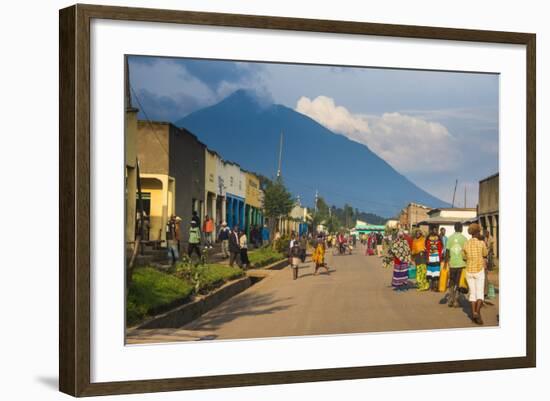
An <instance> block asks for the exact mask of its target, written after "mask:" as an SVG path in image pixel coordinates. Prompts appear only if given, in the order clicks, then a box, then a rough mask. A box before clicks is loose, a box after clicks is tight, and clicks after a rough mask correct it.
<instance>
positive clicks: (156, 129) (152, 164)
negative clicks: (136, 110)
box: [137, 121, 206, 243]
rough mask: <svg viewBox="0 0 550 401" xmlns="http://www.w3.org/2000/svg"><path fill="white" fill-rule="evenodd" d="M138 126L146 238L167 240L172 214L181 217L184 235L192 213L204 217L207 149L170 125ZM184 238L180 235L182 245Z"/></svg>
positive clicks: (185, 131)
mask: <svg viewBox="0 0 550 401" xmlns="http://www.w3.org/2000/svg"><path fill="white" fill-rule="evenodd" d="M137 125H138V140H137V144H138V158H139V160H140V175H141V180H140V182H141V189H142V194H143V198H144V200H145V202H144V203H145V204H146V209H148V215H149V218H150V229H149V233H150V234H149V239H150V240H161V241H162V240H165V239H166V224H167V222H168V220H169V218H170V216H171V215H173V214H175V215H178V216H180V217H181V218H182V222H181V225H180V231H181V232H182V233H187V231H188V230H189V224H190V221H191V216H192V212H193V211H196V212H197V213H198V214H199V216H203V215H204V199H205V149H206V146H205V145H204V144H203V143H201V142H200V141H199V140H198V139H197V137H196V136H195V135H193V134H192V133H190V132H189V131H187V130H185V129H182V128H178V127H176V126H174V125H172V124H170V123H165V122H150V121H138V124H137ZM146 212H147V210H146ZM186 237H187V236H186V235H182V240H183V243H185V242H186V240H187V238H186Z"/></svg>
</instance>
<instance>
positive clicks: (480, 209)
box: [477, 173, 499, 257]
mask: <svg viewBox="0 0 550 401" xmlns="http://www.w3.org/2000/svg"><path fill="white" fill-rule="evenodd" d="M498 211H499V174H498V173H497V174H493V175H491V176H489V177H487V178H484V179H482V180H481V181H479V203H478V206H477V214H478V220H479V224H480V225H481V227H482V228H483V231H484V232H487V231H489V233H490V234H491V236H492V237H493V252H494V255H495V256H496V257H498V254H499V245H498V242H499V241H498V238H499V226H498Z"/></svg>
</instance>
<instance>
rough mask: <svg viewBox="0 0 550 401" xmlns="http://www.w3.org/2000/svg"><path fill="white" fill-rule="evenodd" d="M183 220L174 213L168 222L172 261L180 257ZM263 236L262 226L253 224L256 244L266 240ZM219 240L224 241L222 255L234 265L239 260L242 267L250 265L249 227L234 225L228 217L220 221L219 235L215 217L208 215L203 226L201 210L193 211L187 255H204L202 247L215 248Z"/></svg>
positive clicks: (167, 236) (251, 234)
mask: <svg viewBox="0 0 550 401" xmlns="http://www.w3.org/2000/svg"><path fill="white" fill-rule="evenodd" d="M180 223H181V218H180V217H178V216H175V215H173V216H171V217H170V219H169V220H168V222H167V224H166V240H167V247H168V257H169V259H170V260H171V261H172V263H175V262H177V261H178V260H179V257H180V256H179V252H180V249H181V239H182V237H181V233H180ZM263 237H265V233H263V232H262V229H261V228H259V227H258V226H252V227H251V228H250V242H251V243H252V245H253V246H255V247H260V246H261V245H262V244H263V242H264V239H263ZM216 240H217V241H218V242H219V243H220V244H221V252H222V256H223V257H224V258H226V259H229V265H230V266H233V265H234V264H235V263H237V264H238V265H239V266H240V267H242V268H247V267H248V266H249V265H250V261H249V259H248V247H249V240H248V236H247V234H246V231H245V230H243V229H241V228H240V227H239V226H238V225H235V226H234V227H232V228H230V227H228V225H227V223H226V222H225V221H224V222H222V223H221V224H220V226H219V229H218V231H217V235H216V232H215V224H214V220H213V219H212V218H211V217H210V216H208V215H206V216H205V219H204V222H203V224H202V226H201V221H200V218H199V215H198V213H197V212H196V211H193V213H192V216H191V221H190V222H189V231H188V233H187V256H188V257H189V258H192V257H193V254H196V255H197V257H198V258H199V259H201V258H202V250H203V249H204V250H207V249H212V248H213V247H214V243H215V241H216ZM201 248H202V249H201Z"/></svg>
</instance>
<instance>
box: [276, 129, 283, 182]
mask: <svg viewBox="0 0 550 401" xmlns="http://www.w3.org/2000/svg"><path fill="white" fill-rule="evenodd" d="M282 157H283V131H281V138H280V140H279V165H278V168H277V178H279V177H280V176H281V160H282Z"/></svg>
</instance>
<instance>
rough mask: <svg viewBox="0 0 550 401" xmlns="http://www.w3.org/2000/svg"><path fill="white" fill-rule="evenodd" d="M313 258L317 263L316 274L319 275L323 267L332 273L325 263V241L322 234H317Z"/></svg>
mask: <svg viewBox="0 0 550 401" xmlns="http://www.w3.org/2000/svg"><path fill="white" fill-rule="evenodd" d="M311 259H312V260H313V263H315V272H314V273H313V274H314V275H317V273H318V271H319V269H320V268H321V267H324V268H325V269H327V274H330V272H329V270H328V266H327V264H326V263H325V241H324V239H323V237H322V236H321V235H319V236H317V244H316V246H315V250H314V251H313V255H312V256H311Z"/></svg>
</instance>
